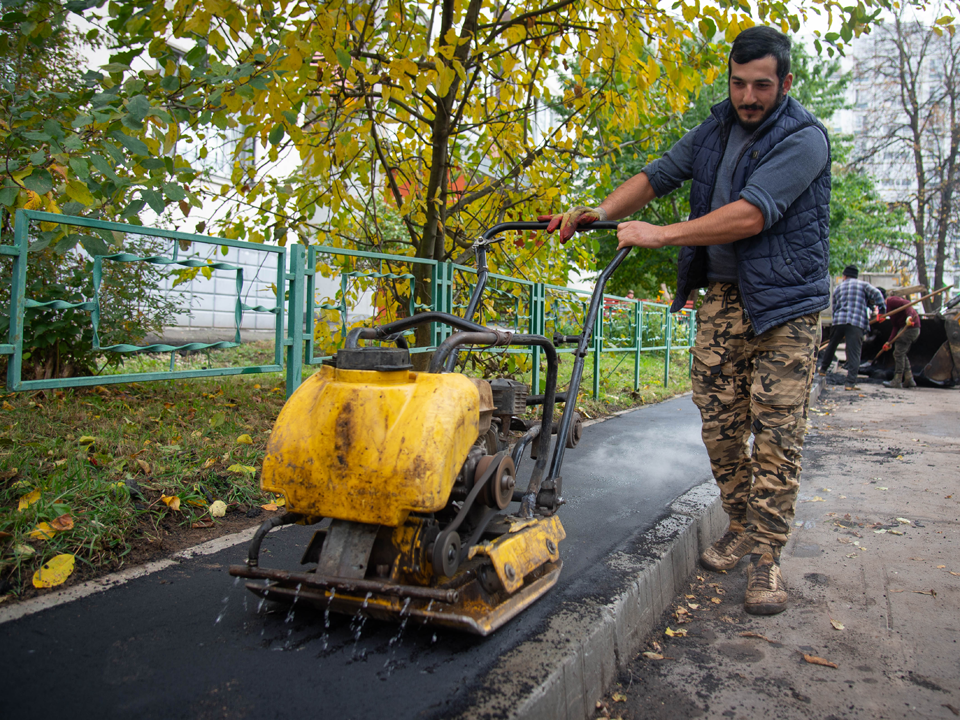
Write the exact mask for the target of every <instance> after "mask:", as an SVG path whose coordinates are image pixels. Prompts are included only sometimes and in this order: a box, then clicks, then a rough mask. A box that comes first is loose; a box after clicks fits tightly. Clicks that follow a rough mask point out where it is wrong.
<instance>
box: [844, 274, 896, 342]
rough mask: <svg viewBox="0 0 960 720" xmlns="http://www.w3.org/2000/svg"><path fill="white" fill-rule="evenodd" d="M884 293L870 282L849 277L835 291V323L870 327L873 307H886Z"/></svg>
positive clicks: (863, 328) (866, 328)
mask: <svg viewBox="0 0 960 720" xmlns="http://www.w3.org/2000/svg"><path fill="white" fill-rule="evenodd" d="M884 306H885V305H884V301H883V295H881V294H880V291H879V290H877V289H876V288H875V287H874V286H873V285H871V284H870V283H865V282H863V280H856V279H854V278H847V279H846V280H844V281H843V282H841V283H840V284H839V285H837V287H836V289H835V290H834V291H833V324H834V325H855V326H856V327H858V328H860V329H861V330H864V331H866V330H868V329H869V328H870V311H869V308H871V307H881V308H882V307H884Z"/></svg>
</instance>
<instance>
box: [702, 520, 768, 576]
mask: <svg viewBox="0 0 960 720" xmlns="http://www.w3.org/2000/svg"><path fill="white" fill-rule="evenodd" d="M754 544H755V543H754V541H753V540H752V539H751V538H750V536H749V535H747V533H746V531H745V530H744V529H743V525H741V524H740V523H738V522H731V523H730V528H729V529H728V530H727V531H726V532H725V533H724V534H723V537H722V538H720V539H719V540H717V541H716V542H715V543H714V544H713V545H711V546H710V547H708V548H707V549H706V550H704V551H703V553H702V554H701V555H700V564H701V565H703V567H705V568H706V569H707V570H732V569H733V568H735V567H736V566H737V563H738V562H740V560H741V558H743V556H744V555H746V554H747V553H749V552H750V551H751V550H753V546H754Z"/></svg>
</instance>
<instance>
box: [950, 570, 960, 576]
mask: <svg viewBox="0 0 960 720" xmlns="http://www.w3.org/2000/svg"><path fill="white" fill-rule="evenodd" d="M947 572H948V573H950V574H951V575H955V576H956V577H960V573H955V572H954V571H953V570H947Z"/></svg>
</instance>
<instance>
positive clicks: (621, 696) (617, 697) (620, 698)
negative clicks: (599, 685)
mask: <svg viewBox="0 0 960 720" xmlns="http://www.w3.org/2000/svg"><path fill="white" fill-rule="evenodd" d="M610 699H611V700H613V701H614V702H626V701H627V696H626V695H624V694H623V693H618V692H617V693H614V694H613V695H611V696H610Z"/></svg>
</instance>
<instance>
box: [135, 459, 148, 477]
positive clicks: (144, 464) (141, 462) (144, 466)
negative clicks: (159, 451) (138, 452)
mask: <svg viewBox="0 0 960 720" xmlns="http://www.w3.org/2000/svg"><path fill="white" fill-rule="evenodd" d="M137 465H139V466H140V469H141V470H143V472H144V474H146V475H149V474H150V463H148V462H147V461H146V460H141V459H140V458H137Z"/></svg>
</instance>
